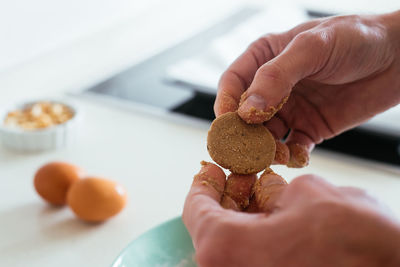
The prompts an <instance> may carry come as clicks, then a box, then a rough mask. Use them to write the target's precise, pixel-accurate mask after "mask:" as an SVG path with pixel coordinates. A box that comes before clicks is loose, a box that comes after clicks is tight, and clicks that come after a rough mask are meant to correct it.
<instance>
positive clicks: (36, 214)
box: [0, 0, 400, 267]
mask: <svg viewBox="0 0 400 267" xmlns="http://www.w3.org/2000/svg"><path fill="white" fill-rule="evenodd" d="M187 2H188V1H180V0H173V1H170V2H168V3H169V4H166V3H163V4H162V3H160V5H164V6H162V7H163V8H164V10H166V9H167V8H170V10H172V9H173V7H175V8H177V7H180V8H181V12H180V15H176V16H174V18H171V16H167V14H166V13H165V12H152V13H151V14H150V13H149V14H148V16H144V15H143V14H142V15H143V17H142V20H141V22H142V23H144V22H146V23H148V24H144V25H146V28H145V29H143V28H142V29H140V28H138V30H137V31H136V34H137V36H138V38H139V39H136V38H132V39H129V38H127V36H129V34H132V30H129V29H130V27H131V26H132V25H136V26H138V25H141V24H140V23H139V21H132V22H131V23H132V24H129V23H128V24H124V25H125V26H121V27H119V30H111V29H109V30H107V31H106V33H107V36H104V35H101V34H99V33H98V34H96V35H93V36H91V37H90V38H89V39H87V40H86V41H79V42H77V43H75V44H74V45H70V46H65V47H62V48H59V50H54V51H53V52H51V53H49V54H46V55H43V56H42V57H38V58H36V59H34V60H31V61H29V62H27V63H26V64H23V65H20V66H19V67H14V68H12V69H10V70H8V71H5V72H2V73H0V105H1V104H5V103H9V102H10V101H16V100H18V99H21V98H26V97H37V96H60V95H63V92H65V91H69V90H72V89H78V88H81V87H82V86H86V85H87V84H91V83H93V82H95V81H96V80H97V79H99V78H101V77H104V76H107V75H110V73H113V72H115V71H118V70H119V69H121V68H123V67H124V66H127V65H129V64H131V63H132V62H137V61H140V60H141V59H143V58H144V57H145V56H148V55H151V54H154V53H156V52H157V51H159V50H160V49H161V48H162V47H167V46H169V45H172V44H173V43H174V42H177V41H178V40H179V39H182V38H184V36H187V35H188V34H189V33H191V31H192V30H193V29H200V28H201V27H202V25H203V26H204V25H205V24H206V23H207V20H206V19H205V18H204V17H203V16H202V15H203V14H204V11H205V10H207V9H208V10H209V7H210V6H211V5H216V6H214V9H215V10H217V9H218V6H220V7H221V6H223V5H224V3H223V1H217V2H215V1H214V2H213V1H205V2H203V4H202V5H200V4H198V6H197V7H196V6H195V7H193V6H192V7H189V4H186V5H185V4H184V3H187ZM193 2H194V1H193ZM197 2H199V1H197ZM227 2H229V1H225V4H226V3H227ZM192 4H193V3H192ZM174 5H175V6H174ZM168 6H169V7H168ZM214 9H213V10H214ZM185 11H186V12H185ZM208 13H210V14H209V15H210V18H209V20H210V21H212V20H213V19H214V20H215V19H216V17H217V16H216V15H215V16H214V15H213V14H214V13H213V12H208ZM163 14H164V15H163ZM215 14H216V13H215ZM163 16H164V17H163ZM145 17H146V18H145ZM188 17H192V18H198V19H197V20H195V19H193V21H192V22H190V23H189V22H187V23H186V24H185V25H183V24H182V21H185V20H186V19H187V18H188ZM154 18H157V19H158V20H159V21H164V22H165V21H166V20H165V19H167V18H169V21H168V23H165V25H161V26H160V25H159V24H157V23H154V22H153V23H150V21H151V20H152V19H154ZM128 25H129V26H128ZM177 25H180V27H181V28H182V29H181V31H180V32H176V31H174V30H173V27H176V26H177ZM146 31H147V34H150V33H154V34H159V33H160V32H163V36H164V37H163V38H161V39H160V41H159V42H160V43H158V46H157V44H154V43H153V42H150V40H151V39H150V37H149V36H147V35H146ZM169 34H170V35H169ZM110 36H112V37H113V38H111V37H110ZM117 37H118V38H117ZM123 40H127V41H126V42H125V43H124V42H123ZM100 41H102V42H100ZM96 43H99V44H98V45H96V46H94V44H96ZM129 46H131V48H130V49H131V51H130V50H129V49H128V47H129ZM104 51H108V52H109V53H104ZM132 51H135V53H134V54H133V55H131V57H129V58H127V55H128V54H129V53H132ZM117 52H118V53H117ZM82 57H84V59H82ZM66 98H68V100H70V101H73V102H74V103H75V104H77V105H79V107H80V108H82V110H83V111H84V123H83V127H82V131H81V135H80V137H79V139H78V142H77V143H76V144H75V145H73V146H70V147H68V148H66V149H61V150H57V151H50V152H44V153H38V154H37V153H31V154H22V153H16V152H12V151H8V150H5V149H4V148H2V147H1V146H0V266H13V267H14V266H30V267H35V266H41V267H46V266H59V267H62V266H109V265H110V264H111V263H112V261H113V260H114V259H115V258H116V257H117V255H118V254H119V252H120V251H121V250H122V249H123V248H124V247H125V246H126V245H127V244H128V243H129V242H130V241H132V240H133V239H135V238H136V237H138V236H139V235H140V234H142V233H144V232H145V231H146V230H148V229H150V228H151V227H153V226H155V225H157V224H159V223H161V222H163V221H166V220H168V219H170V218H173V217H175V216H179V215H180V214H181V211H182V206H183V202H184V198H185V196H186V193H187V192H188V189H189V186H190V184H191V181H192V177H193V175H194V174H195V173H196V172H197V171H198V170H199V168H200V164H199V162H200V161H201V160H209V156H208V153H207V150H206V143H205V142H206V135H207V128H208V124H207V123H200V122H198V123H192V124H185V123H182V122H181V121H179V120H173V119H172V120H171V119H166V118H165V117H162V116H154V115H149V114H145V113H142V112H134V111H130V112H129V111H127V110H125V109H118V108H115V107H112V106H108V105H104V104H103V103H100V102H95V101H91V100H87V99H80V98H79V97H72V96H69V97H66ZM53 160H61V161H68V162H71V163H74V164H77V165H79V166H81V167H82V168H84V169H85V170H86V171H87V172H88V173H89V174H93V175H99V176H104V177H108V178H110V179H114V180H116V181H118V182H119V183H121V184H122V185H124V187H125V188H126V189H127V191H128V204H127V206H126V208H125V209H124V210H123V211H122V213H121V214H119V215H118V216H116V217H115V218H113V219H111V220H109V221H107V222H105V223H102V224H96V225H92V224H86V223H83V222H81V221H79V220H78V219H76V218H75V217H74V215H73V214H72V212H71V211H70V210H69V209H68V208H66V207H65V208H53V207H50V206H48V205H47V204H45V203H44V202H43V201H42V200H41V199H40V198H39V197H38V195H37V194H36V192H35V191H34V188H33V175H34V173H35V171H36V170H37V168H38V167H40V166H41V165H42V164H44V163H46V162H49V161H53ZM274 169H275V170H276V171H277V172H278V173H280V174H281V175H282V176H284V177H285V178H287V179H288V180H289V181H290V180H292V179H293V178H294V177H295V176H298V175H301V174H304V173H314V174H318V175H321V176H323V177H325V178H326V179H328V180H329V181H330V182H332V183H334V184H337V185H354V186H358V187H361V188H364V189H366V190H368V191H369V192H370V193H371V194H373V195H375V196H377V197H378V198H379V199H380V200H381V201H382V202H384V203H386V204H387V205H388V206H389V207H390V208H391V209H392V210H393V212H394V213H395V215H396V216H397V217H398V218H400V204H399V203H400V171H399V170H398V169H394V168H386V167H384V166H381V165H375V164H373V163H370V162H365V161H362V160H357V159H353V158H350V157H344V156H340V155H337V154H331V153H327V152H320V151H316V152H315V153H313V155H312V157H311V163H310V166H309V167H307V168H304V169H287V168H286V167H282V166H277V167H275V168H274Z"/></svg>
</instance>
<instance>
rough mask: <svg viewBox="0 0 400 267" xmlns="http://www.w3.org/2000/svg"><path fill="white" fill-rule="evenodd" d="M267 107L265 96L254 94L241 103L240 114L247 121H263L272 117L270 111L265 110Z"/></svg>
mask: <svg viewBox="0 0 400 267" xmlns="http://www.w3.org/2000/svg"><path fill="white" fill-rule="evenodd" d="M265 107H266V103H265V100H264V98H262V97H261V96H259V95H257V94H253V95H250V96H249V97H247V99H246V100H245V101H244V102H243V103H242V104H241V105H240V107H239V109H238V114H239V116H240V117H241V118H242V119H243V120H244V121H245V122H247V123H262V122H264V121H266V120H267V119H269V117H270V115H269V113H267V112H265V111H264V110H265Z"/></svg>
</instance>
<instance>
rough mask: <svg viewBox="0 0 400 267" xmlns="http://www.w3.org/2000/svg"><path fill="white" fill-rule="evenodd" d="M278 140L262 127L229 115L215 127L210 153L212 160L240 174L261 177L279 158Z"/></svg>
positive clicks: (209, 148)
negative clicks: (258, 174) (261, 173)
mask: <svg viewBox="0 0 400 267" xmlns="http://www.w3.org/2000/svg"><path fill="white" fill-rule="evenodd" d="M275 146H276V145H275V139H274V137H273V136H272V134H271V133H270V132H269V131H268V129H267V128H266V127H264V126H263V125H262V124H247V123H246V122H244V121H243V120H242V119H241V118H240V117H239V115H238V114H237V112H228V113H225V114H224V115H222V116H220V117H218V118H217V119H215V120H214V121H213V123H212V124H211V128H210V130H209V131H208V137H207V149H208V153H209V154H210V156H211V158H212V159H213V160H214V161H215V162H216V163H218V164H219V165H221V166H222V167H224V168H226V169H229V170H230V171H231V172H232V173H236V174H253V173H258V172H260V171H262V170H264V169H265V168H267V167H269V166H270V165H271V163H272V161H273V160H274V158H275V150H276V147H275Z"/></svg>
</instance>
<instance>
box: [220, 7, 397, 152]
mask: <svg viewBox="0 0 400 267" xmlns="http://www.w3.org/2000/svg"><path fill="white" fill-rule="evenodd" d="M286 101H287V102H286ZM285 102H286V104H285ZM399 102H400V12H397V13H392V14H387V15H381V16H340V17H331V18H325V19H318V20H312V21H309V22H306V23H304V24H301V25H299V26H297V27H295V28H293V29H292V30H290V31H288V32H285V33H281V34H268V35H266V36H264V37H261V38H260V39H259V40H257V41H255V42H254V43H253V44H252V45H250V46H249V48H248V49H247V51H245V52H244V53H243V54H242V55H241V56H240V57H239V58H238V59H237V60H236V61H235V62H234V63H233V64H232V65H231V66H230V67H229V69H228V70H227V71H226V72H225V73H224V74H223V76H222V78H221V80H220V83H219V90H218V94H217V99H216V102H215V106H214V110H215V113H216V115H217V116H219V115H221V114H223V113H226V112H228V111H235V110H237V109H238V112H239V115H240V116H241V117H242V118H243V119H244V120H245V121H247V122H248V123H262V122H266V123H265V125H266V126H267V127H268V128H269V129H270V131H271V132H272V133H273V134H274V135H275V137H276V138H277V139H282V138H283V137H284V136H285V135H286V134H287V133H288V131H289V130H291V131H290V134H289V136H288V138H287V140H286V142H287V143H296V144H302V145H305V146H306V147H307V148H308V150H311V149H312V148H313V146H314V144H318V143H320V142H322V141H323V140H324V139H328V138H331V137H333V136H335V135H338V134H339V133H341V132H343V131H345V130H347V129H349V128H352V127H354V126H357V125H359V124H360V123H362V122H364V121H366V120H368V119H370V118H371V117H373V116H374V115H376V114H378V113H380V112H383V111H384V110H387V109H389V108H390V107H392V106H394V105H397V104H398V103H399ZM283 104H284V105H283Z"/></svg>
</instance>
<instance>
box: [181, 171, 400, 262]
mask: <svg viewBox="0 0 400 267" xmlns="http://www.w3.org/2000/svg"><path fill="white" fill-rule="evenodd" d="M224 185H225V174H224V172H223V171H222V170H221V169H220V168H219V167H217V166H216V165H214V164H211V163H208V164H204V165H203V167H202V170H201V171H200V173H199V174H197V175H196V176H195V179H194V181H193V185H192V188H191V190H190V192H189V195H188V196H187V199H186V202H185V207H184V211H183V221H184V223H185V225H186V227H187V229H188V230H189V233H190V235H191V237H192V239H193V244H194V247H195V249H196V259H197V263H198V264H199V266H202V267H213V266H215V267H224V266H229V267H235V266H238V267H239V266H240V267H242V266H243V267H244V266H252V267H258V266H260V267H277V266H279V267H292V266H296V267H314V266H315V267H321V266H324V267H330V266H332V267H340V266H346V267H350V266H362V267H372V266H374V267H375V266H376V267H378V266H379V267H385V266H400V227H399V225H396V222H395V220H394V219H393V218H392V217H390V215H389V214H388V213H386V208H385V207H382V206H381V205H380V204H379V203H378V202H377V201H375V200H374V199H373V198H371V197H370V196H368V195H367V194H366V193H365V192H364V191H362V190H360V189H356V188H350V187H335V186H333V185H331V184H329V183H327V182H325V181H324V180H322V179H321V178H318V177H316V176H312V175H307V176H302V177H299V178H296V179H295V180H294V181H293V182H291V183H290V184H289V185H287V186H286V187H285V189H284V190H283V191H281V193H280V196H279V197H278V198H276V202H275V204H274V208H273V209H272V210H273V211H272V213H269V214H268V215H267V214H264V213H256V214H249V213H244V212H236V211H233V210H228V209H223V208H222V207H221V206H220V201H221V197H222V193H223V189H224ZM269 205H271V203H269Z"/></svg>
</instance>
